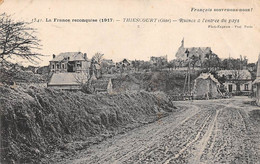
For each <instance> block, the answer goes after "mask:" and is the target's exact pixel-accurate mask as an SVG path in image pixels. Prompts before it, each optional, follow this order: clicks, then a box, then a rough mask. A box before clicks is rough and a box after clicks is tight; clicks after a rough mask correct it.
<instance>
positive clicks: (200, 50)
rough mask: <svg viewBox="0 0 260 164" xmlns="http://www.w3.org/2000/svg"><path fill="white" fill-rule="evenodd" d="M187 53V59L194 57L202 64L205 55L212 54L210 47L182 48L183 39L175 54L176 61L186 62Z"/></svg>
mask: <svg viewBox="0 0 260 164" xmlns="http://www.w3.org/2000/svg"><path fill="white" fill-rule="evenodd" d="M187 51H189V57H191V56H196V57H199V58H200V59H201V61H202V62H203V61H204V60H205V58H206V54H209V53H212V51H211V48H210V47H184V39H183V40H182V41H181V46H180V47H179V49H178V51H177V52H176V55H175V56H176V59H179V60H187V59H188V56H187V53H186V52H187Z"/></svg>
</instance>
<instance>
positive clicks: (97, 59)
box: [91, 52, 104, 64]
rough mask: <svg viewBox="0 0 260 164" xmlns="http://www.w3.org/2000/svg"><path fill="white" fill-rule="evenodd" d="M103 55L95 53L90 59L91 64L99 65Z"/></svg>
mask: <svg viewBox="0 0 260 164" xmlns="http://www.w3.org/2000/svg"><path fill="white" fill-rule="evenodd" d="M103 56H104V54H101V53H100V52H97V53H95V55H94V56H93V57H92V59H91V62H93V63H94V64H101V62H102V60H103Z"/></svg>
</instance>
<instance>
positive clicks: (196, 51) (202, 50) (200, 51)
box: [176, 47, 211, 58]
mask: <svg viewBox="0 0 260 164" xmlns="http://www.w3.org/2000/svg"><path fill="white" fill-rule="evenodd" d="M186 50H188V51H189V55H195V56H201V57H204V56H205V55H206V54H207V53H210V51H211V48H210V47H188V48H187V47H180V48H179V49H178V51H177V53H176V57H178V58H182V57H184V55H186V54H185V52H186Z"/></svg>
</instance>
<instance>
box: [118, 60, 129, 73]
mask: <svg viewBox="0 0 260 164" xmlns="http://www.w3.org/2000/svg"><path fill="white" fill-rule="evenodd" d="M132 67H133V65H132V62H131V61H130V60H128V59H123V60H122V61H120V62H118V63H116V69H120V70H121V71H122V70H123V71H128V70H131V69H132Z"/></svg>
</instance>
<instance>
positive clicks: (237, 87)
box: [217, 70, 252, 95]
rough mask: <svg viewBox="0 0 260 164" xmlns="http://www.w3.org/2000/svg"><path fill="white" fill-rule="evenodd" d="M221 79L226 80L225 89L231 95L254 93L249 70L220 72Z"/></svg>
mask: <svg viewBox="0 0 260 164" xmlns="http://www.w3.org/2000/svg"><path fill="white" fill-rule="evenodd" d="M217 74H218V77H219V78H224V83H223V85H224V87H225V89H226V91H227V92H229V93H239V92H240V93H241V94H242V95H249V94H250V93H252V76H251V73H250V72H249V71H248V70H220V71H218V72H217Z"/></svg>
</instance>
